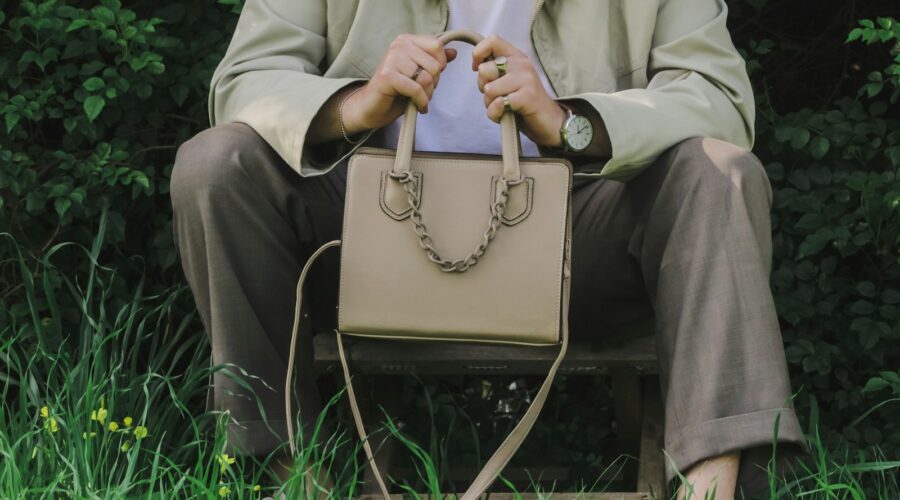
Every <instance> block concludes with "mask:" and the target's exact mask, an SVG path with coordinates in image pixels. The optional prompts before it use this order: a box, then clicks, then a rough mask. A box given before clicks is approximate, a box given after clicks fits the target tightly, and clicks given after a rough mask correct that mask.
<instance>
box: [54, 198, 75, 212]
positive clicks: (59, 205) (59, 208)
mask: <svg viewBox="0 0 900 500" xmlns="http://www.w3.org/2000/svg"><path fill="white" fill-rule="evenodd" d="M71 206H72V200H70V199H68V198H57V199H56V200H55V201H54V202H53V208H55V209H56V213H58V214H59V216H60V217H62V216H64V215H66V211H68V210H69V207H71Z"/></svg>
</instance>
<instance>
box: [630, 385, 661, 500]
mask: <svg viewBox="0 0 900 500" xmlns="http://www.w3.org/2000/svg"><path fill="white" fill-rule="evenodd" d="M645 382H646V383H645V384H644V405H643V406H644V415H643V419H642V423H641V455H640V464H639V465H638V488H637V489H638V491H639V492H644V493H648V494H649V495H650V497H651V498H657V499H663V498H668V497H667V496H666V468H665V467H666V463H665V456H664V455H663V453H662V449H663V431H664V427H663V406H662V396H661V394H660V391H659V381H658V380H657V378H656V377H651V378H648V379H647V380H645Z"/></svg>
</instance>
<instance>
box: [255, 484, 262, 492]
mask: <svg viewBox="0 0 900 500" xmlns="http://www.w3.org/2000/svg"><path fill="white" fill-rule="evenodd" d="M261 489H262V486H260V485H258V484H257V485H256V486H254V487H253V491H259V490H261Z"/></svg>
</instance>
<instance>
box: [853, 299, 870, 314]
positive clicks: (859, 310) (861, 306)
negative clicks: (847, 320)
mask: <svg viewBox="0 0 900 500" xmlns="http://www.w3.org/2000/svg"><path fill="white" fill-rule="evenodd" d="M850 312H852V313H853V314H859V315H863V316H868V315H870V314H873V313H874V312H875V306H874V305H873V304H872V303H871V302H869V301H868V300H857V301H856V302H854V303H853V305H852V306H850Z"/></svg>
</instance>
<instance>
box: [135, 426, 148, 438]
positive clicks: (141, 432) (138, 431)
mask: <svg viewBox="0 0 900 500" xmlns="http://www.w3.org/2000/svg"><path fill="white" fill-rule="evenodd" d="M134 437H135V438H137V439H143V438H145V437H147V428H146V427H144V426H143V425H139V426H137V427H135V428H134Z"/></svg>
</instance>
